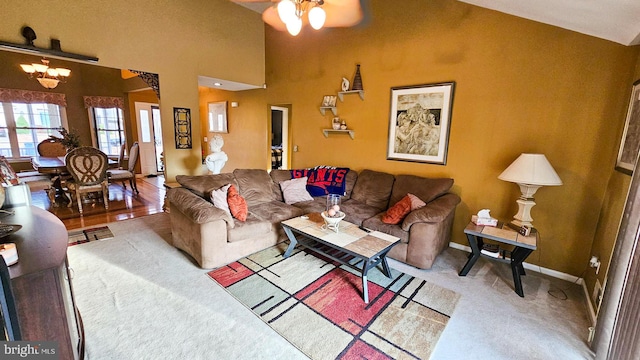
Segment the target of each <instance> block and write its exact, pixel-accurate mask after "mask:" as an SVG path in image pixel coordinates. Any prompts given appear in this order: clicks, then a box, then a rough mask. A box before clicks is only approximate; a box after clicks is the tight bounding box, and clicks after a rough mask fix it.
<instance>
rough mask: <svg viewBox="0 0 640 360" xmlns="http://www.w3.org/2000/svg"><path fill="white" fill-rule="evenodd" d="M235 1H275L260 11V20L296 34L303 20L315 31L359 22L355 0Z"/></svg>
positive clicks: (253, 0) (268, 0)
mask: <svg viewBox="0 0 640 360" xmlns="http://www.w3.org/2000/svg"><path fill="white" fill-rule="evenodd" d="M236 2H247V3H256V2H265V3H269V4H271V3H272V2H277V3H278V5H277V6H268V7H267V8H266V10H265V11H264V12H263V13H262V20H263V21H264V22H265V23H267V24H269V25H271V26H272V27H273V28H275V29H276V30H279V31H288V32H289V34H291V35H293V36H296V35H298V34H299V33H300V31H301V30H302V25H303V23H305V22H307V21H308V23H309V24H310V25H311V27H312V28H314V29H315V30H319V29H321V28H323V27H349V26H353V25H356V24H358V23H359V22H360V21H362V19H363V17H364V13H363V11H362V6H361V5H360V1H359V0H340V1H334V0H331V1H325V0H281V1H276V0H273V1H272V0H263V1H261V0H236Z"/></svg>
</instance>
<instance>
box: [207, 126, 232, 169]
mask: <svg viewBox="0 0 640 360" xmlns="http://www.w3.org/2000/svg"><path fill="white" fill-rule="evenodd" d="M222 145H224V139H222V136H220V135H219V134H216V135H214V136H213V138H212V139H211V141H210V142H209V149H210V150H211V153H210V154H209V155H207V157H206V159H205V163H206V164H207V169H209V171H211V173H212V174H220V171H222V168H223V167H224V164H226V163H227V160H229V157H228V156H227V154H226V153H225V152H224V151H222Z"/></svg>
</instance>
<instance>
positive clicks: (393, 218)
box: [382, 195, 411, 225]
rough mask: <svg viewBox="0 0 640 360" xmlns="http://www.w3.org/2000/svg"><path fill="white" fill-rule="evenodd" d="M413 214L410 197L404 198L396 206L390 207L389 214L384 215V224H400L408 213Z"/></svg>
mask: <svg viewBox="0 0 640 360" xmlns="http://www.w3.org/2000/svg"><path fill="white" fill-rule="evenodd" d="M410 212H411V198H410V197H409V195H406V196H405V197H403V198H402V199H401V200H400V201H398V202H397V203H396V204H395V205H393V206H392V207H390V208H389V209H388V210H387V212H386V213H385V214H384V215H382V222H383V223H385V224H393V225H396V224H399V223H400V222H401V221H402V219H404V217H405V216H407V214H408V213H410Z"/></svg>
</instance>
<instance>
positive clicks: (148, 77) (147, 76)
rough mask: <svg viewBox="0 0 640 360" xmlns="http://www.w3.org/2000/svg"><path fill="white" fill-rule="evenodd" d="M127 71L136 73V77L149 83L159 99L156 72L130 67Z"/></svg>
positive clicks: (158, 80) (158, 81) (158, 84)
mask: <svg viewBox="0 0 640 360" xmlns="http://www.w3.org/2000/svg"><path fill="white" fill-rule="evenodd" d="M129 71H131V72H132V73H134V74H136V75H138V77H139V78H140V79H142V81H144V82H145V84H147V85H149V86H150V87H151V88H152V89H153V91H154V92H155V93H156V96H157V97H158V100H160V79H159V78H158V74H154V73H150V72H144V71H140V70H131V69H129Z"/></svg>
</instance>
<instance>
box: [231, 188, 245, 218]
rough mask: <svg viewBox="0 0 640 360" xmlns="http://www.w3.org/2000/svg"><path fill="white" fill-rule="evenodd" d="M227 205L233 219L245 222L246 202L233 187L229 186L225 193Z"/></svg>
mask: <svg viewBox="0 0 640 360" xmlns="http://www.w3.org/2000/svg"><path fill="white" fill-rule="evenodd" d="M227 203H228V204H229V210H231V215H232V216H233V217H234V218H236V219H238V220H240V221H247V213H248V208H247V202H246V201H245V200H244V198H243V197H242V196H240V194H239V193H238V190H236V187H235V186H233V185H231V186H229V191H227Z"/></svg>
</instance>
